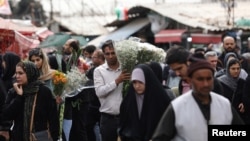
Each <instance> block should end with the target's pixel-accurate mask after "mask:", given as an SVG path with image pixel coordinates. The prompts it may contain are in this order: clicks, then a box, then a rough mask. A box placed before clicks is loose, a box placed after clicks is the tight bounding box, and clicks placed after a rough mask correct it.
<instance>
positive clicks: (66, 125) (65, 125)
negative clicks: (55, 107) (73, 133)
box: [63, 119, 72, 141]
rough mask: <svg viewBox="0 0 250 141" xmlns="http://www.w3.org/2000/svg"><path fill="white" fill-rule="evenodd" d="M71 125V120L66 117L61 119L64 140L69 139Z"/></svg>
mask: <svg viewBox="0 0 250 141" xmlns="http://www.w3.org/2000/svg"><path fill="white" fill-rule="evenodd" d="M71 126H72V120H68V119H64V120H63V131H64V135H65V138H66V141H69V133H70V129H71Z"/></svg>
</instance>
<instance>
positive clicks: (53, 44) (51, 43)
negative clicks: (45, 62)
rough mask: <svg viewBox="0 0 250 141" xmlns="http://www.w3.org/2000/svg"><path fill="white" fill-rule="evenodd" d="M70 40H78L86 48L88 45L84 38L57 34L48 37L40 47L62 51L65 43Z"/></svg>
mask: <svg viewBox="0 0 250 141" xmlns="http://www.w3.org/2000/svg"><path fill="white" fill-rule="evenodd" d="M70 38H73V39H77V40H78V41H79V43H80V46H84V45H86V44H87V41H86V39H85V38H84V37H83V36H77V35H69V34H64V33H56V34H53V35H50V36H48V37H47V38H46V39H45V40H44V41H43V42H41V44H40V45H39V46H38V47H41V48H55V49H59V50H60V49H62V47H63V45H64V44H65V42H66V41H67V40H68V39H70Z"/></svg>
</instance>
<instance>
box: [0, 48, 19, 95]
mask: <svg viewBox="0 0 250 141" xmlns="http://www.w3.org/2000/svg"><path fill="white" fill-rule="evenodd" d="M20 60H21V58H20V56H18V55H17V54H16V53H14V52H6V53H5V54H4V55H3V58H2V64H1V65H2V69H3V70H2V71H3V72H2V73H3V74H2V80H3V84H4V87H5V89H6V91H8V90H9V89H10V88H12V85H13V81H14V74H15V70H16V64H17V63H18V62H19V61H20Z"/></svg>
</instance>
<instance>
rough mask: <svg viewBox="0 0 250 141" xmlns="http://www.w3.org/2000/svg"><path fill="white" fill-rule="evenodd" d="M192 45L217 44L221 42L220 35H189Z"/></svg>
mask: <svg viewBox="0 0 250 141" xmlns="http://www.w3.org/2000/svg"><path fill="white" fill-rule="evenodd" d="M191 37H192V43H196V44H210V43H213V44H217V43H220V42H221V35H220V34H202V33H191Z"/></svg>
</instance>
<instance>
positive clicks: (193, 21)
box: [140, 2, 250, 31]
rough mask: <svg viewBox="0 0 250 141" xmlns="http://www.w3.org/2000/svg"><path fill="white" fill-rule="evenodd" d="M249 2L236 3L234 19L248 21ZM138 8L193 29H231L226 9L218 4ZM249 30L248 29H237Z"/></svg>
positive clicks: (164, 5)
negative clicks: (146, 9) (153, 12)
mask: <svg viewBox="0 0 250 141" xmlns="http://www.w3.org/2000/svg"><path fill="white" fill-rule="evenodd" d="M249 5H250V2H236V7H235V8H234V9H233V10H234V14H233V15H234V19H235V21H237V20H238V19H241V18H243V17H244V18H245V19H250V13H249V12H247V11H249ZM140 6H142V7H145V8H149V9H151V10H153V11H155V12H157V13H159V14H161V15H163V16H166V17H169V18H171V19H173V20H175V21H177V22H180V23H182V24H184V25H188V26H190V27H193V28H202V29H205V30H210V31H223V30H226V29H231V28H232V26H228V25H227V14H228V13H227V9H226V8H224V7H222V5H221V4H220V3H219V2H218V3H192V4H190V3H179V4H170V3H161V4H154V3H152V4H140ZM233 15H232V16H233ZM237 28H242V29H250V27H246V26H245V27H237Z"/></svg>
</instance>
